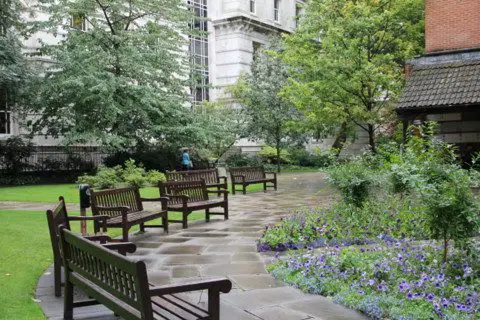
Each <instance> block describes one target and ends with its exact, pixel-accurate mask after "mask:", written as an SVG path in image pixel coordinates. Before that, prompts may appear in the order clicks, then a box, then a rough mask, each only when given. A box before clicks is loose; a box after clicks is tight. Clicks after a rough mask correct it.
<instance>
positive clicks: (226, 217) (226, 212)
mask: <svg viewBox="0 0 480 320" xmlns="http://www.w3.org/2000/svg"><path fill="white" fill-rule="evenodd" d="M223 209H224V212H225V220H228V202H225V206H224V207H223Z"/></svg>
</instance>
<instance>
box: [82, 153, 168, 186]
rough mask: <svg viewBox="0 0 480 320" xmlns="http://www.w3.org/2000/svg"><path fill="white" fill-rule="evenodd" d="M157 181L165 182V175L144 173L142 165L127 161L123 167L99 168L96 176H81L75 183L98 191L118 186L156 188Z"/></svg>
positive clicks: (157, 172) (130, 160)
mask: <svg viewBox="0 0 480 320" xmlns="http://www.w3.org/2000/svg"><path fill="white" fill-rule="evenodd" d="M159 181H166V178H165V175H164V174H163V173H161V172H159V171H157V170H150V171H146V170H145V168H143V166H142V165H139V166H137V165H136V164H135V160H133V159H129V160H127V161H126V162H125V164H124V166H123V167H122V166H119V165H118V166H115V167H113V168H107V167H105V166H100V167H99V168H98V171H97V174H96V175H93V176H92V175H83V176H80V177H79V178H78V179H77V183H81V184H89V185H91V186H92V187H95V188H99V189H109V188H115V187H118V186H129V187H133V188H143V187H145V186H147V185H150V186H157V185H158V182H159Z"/></svg>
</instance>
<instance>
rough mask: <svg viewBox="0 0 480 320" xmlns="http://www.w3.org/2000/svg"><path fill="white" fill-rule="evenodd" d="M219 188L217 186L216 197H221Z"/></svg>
mask: <svg viewBox="0 0 480 320" xmlns="http://www.w3.org/2000/svg"><path fill="white" fill-rule="evenodd" d="M220 188H221V187H220V186H217V191H218V192H217V197H220V196H221V195H222V193H221V192H220Z"/></svg>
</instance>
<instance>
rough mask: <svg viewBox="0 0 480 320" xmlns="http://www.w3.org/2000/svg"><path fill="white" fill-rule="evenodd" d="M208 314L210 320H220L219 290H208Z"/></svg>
mask: <svg viewBox="0 0 480 320" xmlns="http://www.w3.org/2000/svg"><path fill="white" fill-rule="evenodd" d="M208 313H209V314H210V319H212V320H220V292H218V291H217V290H213V289H210V290H208Z"/></svg>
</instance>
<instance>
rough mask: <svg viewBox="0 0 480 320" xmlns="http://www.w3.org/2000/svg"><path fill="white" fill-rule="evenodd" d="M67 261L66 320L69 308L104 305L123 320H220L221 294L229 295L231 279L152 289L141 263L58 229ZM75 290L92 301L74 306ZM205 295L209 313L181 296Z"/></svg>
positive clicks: (71, 313)
mask: <svg viewBox="0 0 480 320" xmlns="http://www.w3.org/2000/svg"><path fill="white" fill-rule="evenodd" d="M60 235H61V244H62V251H63V259H64V261H65V304H64V315H63V317H64V319H67V320H70V319H73V308H74V307H81V306H87V305H93V304H98V303H100V304H103V305H104V306H106V307H107V308H109V309H110V310H112V311H113V312H114V313H115V314H116V315H117V316H120V317H121V318H123V319H143V320H151V319H172V320H173V319H185V320H186V319H211V320H219V319H220V292H223V293H228V292H229V291H230V290H231V288H232V283H231V282H230V280H228V279H225V278H222V279H214V280H205V281H199V282H194V283H183V284H171V285H163V286H151V285H150V284H149V282H148V275H147V269H146V266H145V262H143V261H131V260H129V259H128V258H127V257H124V256H122V255H120V254H117V253H115V252H113V251H109V250H106V249H105V248H103V247H102V246H100V245H98V244H96V243H94V242H91V241H89V240H86V239H83V238H82V237H81V236H79V235H77V234H75V233H73V232H71V231H69V230H67V229H64V228H62V229H61V231H60ZM74 287H77V288H79V289H81V290H82V291H83V292H84V293H85V294H87V295H88V296H89V297H91V298H93V299H94V300H87V301H79V302H74V301H73V290H74ZM200 290H208V304H207V306H208V307H207V309H204V308H201V307H199V306H198V305H196V304H194V303H191V302H189V301H187V300H185V299H184V298H183V297H182V296H181V295H179V294H181V293H184V292H190V291H200Z"/></svg>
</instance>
